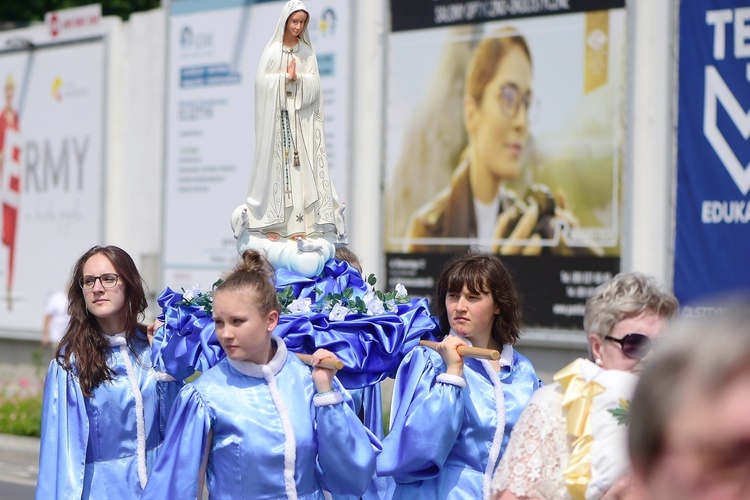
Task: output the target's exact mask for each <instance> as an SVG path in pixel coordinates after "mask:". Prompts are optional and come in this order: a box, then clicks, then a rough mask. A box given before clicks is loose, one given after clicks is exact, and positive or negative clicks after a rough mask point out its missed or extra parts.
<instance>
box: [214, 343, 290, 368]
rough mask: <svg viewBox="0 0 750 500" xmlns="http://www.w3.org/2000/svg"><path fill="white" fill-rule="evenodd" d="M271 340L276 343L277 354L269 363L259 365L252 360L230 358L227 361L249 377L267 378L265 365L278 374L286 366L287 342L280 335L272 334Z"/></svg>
mask: <svg viewBox="0 0 750 500" xmlns="http://www.w3.org/2000/svg"><path fill="white" fill-rule="evenodd" d="M271 342H274V343H275V344H276V354H274V355H273V358H271V361H269V362H268V364H267V365H259V364H257V363H253V362H251V361H240V360H235V359H228V358H227V361H228V362H229V365H230V366H231V367H232V368H234V369H235V370H237V371H238V372H240V373H241V374H243V375H247V376H248V377H255V378H265V376H264V370H263V367H264V366H267V367H268V368H269V369H270V370H271V373H273V374H274V375H276V374H277V373H279V371H280V370H281V369H282V368H283V367H284V363H286V356H287V350H286V344H285V343H284V341H283V340H281V339H280V338H279V337H277V336H275V335H271Z"/></svg>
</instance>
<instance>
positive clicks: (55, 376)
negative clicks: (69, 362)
mask: <svg viewBox="0 0 750 500" xmlns="http://www.w3.org/2000/svg"><path fill="white" fill-rule="evenodd" d="M133 351H135V353H134V352H133ZM127 353H128V355H129V357H130V360H131V362H132V365H133V369H134V373H135V377H136V380H137V382H138V387H139V389H140V392H141V395H142V397H143V414H144V422H145V436H146V468H147V471H148V470H150V469H151V466H152V465H153V462H154V461H155V459H156V456H157V454H158V452H159V449H160V446H161V443H162V441H163V439H164V434H165V430H166V425H167V418H168V416H169V413H170V410H171V407H172V402H173V401H174V399H175V397H176V396H177V394H178V392H179V390H180V388H181V387H182V383H181V382H161V381H157V380H156V372H155V371H154V369H153V368H152V367H151V348H150V347H149V345H148V342H147V341H146V340H145V338H143V339H142V341H139V342H135V343H134V344H133V345H132V350H130V349H129V350H128V351H127ZM109 366H110V367H111V368H112V369H113V370H114V371H115V376H114V380H112V381H111V382H104V383H102V384H100V385H99V386H98V387H97V388H96V389H94V391H93V392H92V396H93V397H91V398H88V397H85V396H84V395H83V393H82V392H81V386H80V385H79V383H78V377H77V376H76V375H74V374H72V373H69V372H67V371H65V370H63V368H62V367H61V366H60V365H59V364H58V363H57V361H55V360H52V362H51V363H50V365H49V370H48V371H47V378H46V380H45V384H44V403H43V409H42V438H41V449H40V455H39V477H38V481H37V488H36V498H37V499H38V500H49V499H51V498H60V499H62V498H64V499H71V498H95V499H97V500H99V499H107V498H112V499H127V498H139V497H140V495H141V493H142V492H143V490H142V489H141V485H140V482H139V478H138V454H137V447H138V444H137V429H136V427H137V423H136V411H135V407H136V402H135V396H134V394H133V390H132V389H131V386H130V382H129V380H128V376H127V373H126V368H125V364H124V361H123V358H122V355H121V353H120V348H119V347H117V346H113V347H112V352H111V354H110V358H109Z"/></svg>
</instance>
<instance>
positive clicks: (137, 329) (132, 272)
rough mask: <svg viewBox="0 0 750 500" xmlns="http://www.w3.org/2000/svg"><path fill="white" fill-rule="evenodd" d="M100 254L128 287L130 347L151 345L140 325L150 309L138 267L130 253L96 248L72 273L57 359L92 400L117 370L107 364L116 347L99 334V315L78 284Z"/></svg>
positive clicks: (82, 257)
mask: <svg viewBox="0 0 750 500" xmlns="http://www.w3.org/2000/svg"><path fill="white" fill-rule="evenodd" d="M96 254H102V255H104V256H105V257H106V258H107V259H108V260H109V261H110V262H111V263H112V266H113V267H114V268H115V271H116V272H117V274H118V280H119V283H121V284H122V286H123V288H124V294H125V297H126V302H125V336H126V338H127V341H128V345H129V346H131V349H132V345H133V343H134V342H148V340H147V338H146V337H145V335H144V333H143V331H145V328H144V327H143V325H140V324H139V323H138V321H139V318H142V317H143V312H144V311H145V310H146V307H147V306H148V302H147V300H146V291H145V289H144V286H143V279H142V278H141V275H140V273H139V272H138V268H136V267H135V263H134V262H133V259H132V258H131V257H130V255H128V253H127V252H126V251H125V250H123V249H121V248H119V247H116V246H113V245H109V246H106V247H100V246H95V247H92V248H91V249H90V250H89V251H87V252H86V253H84V254H83V255H82V256H81V258H79V259H78V261H77V262H76V264H75V265H74V266H73V269H72V271H71V273H70V284H69V285H68V314H69V315H70V322H69V323H68V327H67V328H66V330H65V334H64V335H63V338H62V339H61V340H60V345H59V346H58V347H57V351H56V352H55V359H56V360H57V362H58V363H59V364H60V366H62V367H63V368H64V369H65V370H66V371H68V372H71V373H74V374H75V375H77V377H78V382H79V384H80V386H81V392H82V393H83V395H84V396H87V397H91V396H92V392H93V390H94V389H96V388H97V387H98V386H99V384H101V383H102V382H105V381H110V380H112V379H113V377H114V374H115V373H114V371H113V370H112V368H110V367H109V366H108V365H107V361H108V359H109V356H110V353H111V351H112V348H111V347H110V344H109V341H108V340H107V339H106V338H105V337H104V335H103V334H102V333H101V332H100V331H99V324H98V322H97V319H96V317H95V316H93V315H91V314H89V312H88V309H87V308H86V301H85V299H84V298H83V293H82V290H81V287H80V285H79V284H78V282H79V280H80V278H81V277H82V276H83V266H84V265H85V264H86V261H88V260H89V259H90V258H91V257H93V256H94V255H96Z"/></svg>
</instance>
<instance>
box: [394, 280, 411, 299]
mask: <svg viewBox="0 0 750 500" xmlns="http://www.w3.org/2000/svg"><path fill="white" fill-rule="evenodd" d="M407 295H409V292H407V291H406V287H405V286H404V285H402V284H401V283H397V284H396V297H406V296H407Z"/></svg>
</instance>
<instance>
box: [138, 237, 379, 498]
mask: <svg viewBox="0 0 750 500" xmlns="http://www.w3.org/2000/svg"><path fill="white" fill-rule="evenodd" d="M273 275H274V274H273V269H272V267H271V266H270V264H268V262H267V261H266V260H265V259H264V258H263V257H261V256H260V254H258V253H257V252H255V251H253V250H248V251H245V252H244V253H243V255H242V262H241V263H240V264H238V265H237V267H236V268H235V269H234V271H233V272H231V273H230V274H229V275H228V276H227V277H226V279H225V281H224V282H222V283H221V284H220V285H219V286H218V287H217V288H216V290H215V292H214V298H213V310H212V314H213V319H214V321H215V323H216V336H217V338H218V339H219V341H220V342H221V346H222V348H223V349H224V351H225V352H226V358H224V359H222V360H221V361H220V362H219V363H218V364H217V365H215V366H214V367H212V368H211V369H210V370H208V371H206V372H205V373H203V374H202V375H201V376H200V377H199V378H198V379H197V380H196V381H195V382H193V383H191V384H188V385H186V386H185V387H184V389H183V390H182V391H181V392H180V394H179V395H178V397H177V401H176V403H175V406H174V410H173V411H172V414H171V416H170V419H169V426H168V429H167V435H166V440H165V453H164V454H163V455H161V457H160V459H159V461H158V462H157V463H156V465H155V467H154V473H153V475H152V478H151V480H150V481H149V485H148V488H147V489H146V492H145V495H144V498H152V499H163V498H196V497H197V496H198V495H199V494H200V493H201V491H202V484H201V483H202V481H203V477H204V475H205V480H206V482H207V486H208V491H209V495H210V496H211V498H214V497H216V498H238V499H239V498H299V499H318V498H321V499H322V498H323V490H326V491H328V492H330V493H333V494H340V495H355V496H360V495H362V493H364V491H365V489H366V488H367V486H368V484H369V483H370V481H371V479H372V477H373V475H374V473H375V456H376V453H377V452H378V451H379V449H380V443H379V442H378V440H377V439H376V438H375V437H374V436H372V435H371V434H370V433H369V432H368V431H367V430H366V429H365V427H364V426H363V425H362V423H361V422H360V421H359V419H358V418H357V416H356V415H355V413H354V411H353V410H352V409H351V407H350V405H351V398H350V397H349V395H348V394H347V393H346V391H345V390H344V389H343V388H342V386H341V384H340V383H339V382H338V380H337V379H335V378H334V375H335V369H329V368H324V367H322V366H320V365H319V363H320V362H321V361H322V360H323V359H325V358H332V359H334V360H335V359H336V357H335V356H334V355H333V354H332V353H331V352H329V351H326V350H323V349H319V350H317V351H316V352H315V353H314V354H313V364H314V365H315V366H314V368H313V369H312V371H311V370H310V368H309V367H308V366H307V365H305V364H303V363H302V361H300V360H299V359H298V358H297V356H295V355H294V354H292V353H290V352H288V351H287V349H286V346H285V344H284V342H283V341H282V340H281V339H280V338H279V337H276V336H274V335H273V331H274V328H276V325H277V324H278V321H279V311H280V306H279V303H278V299H277V296H276V290H275V288H274V285H273V282H272V279H273ZM175 478H179V480H175Z"/></svg>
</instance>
